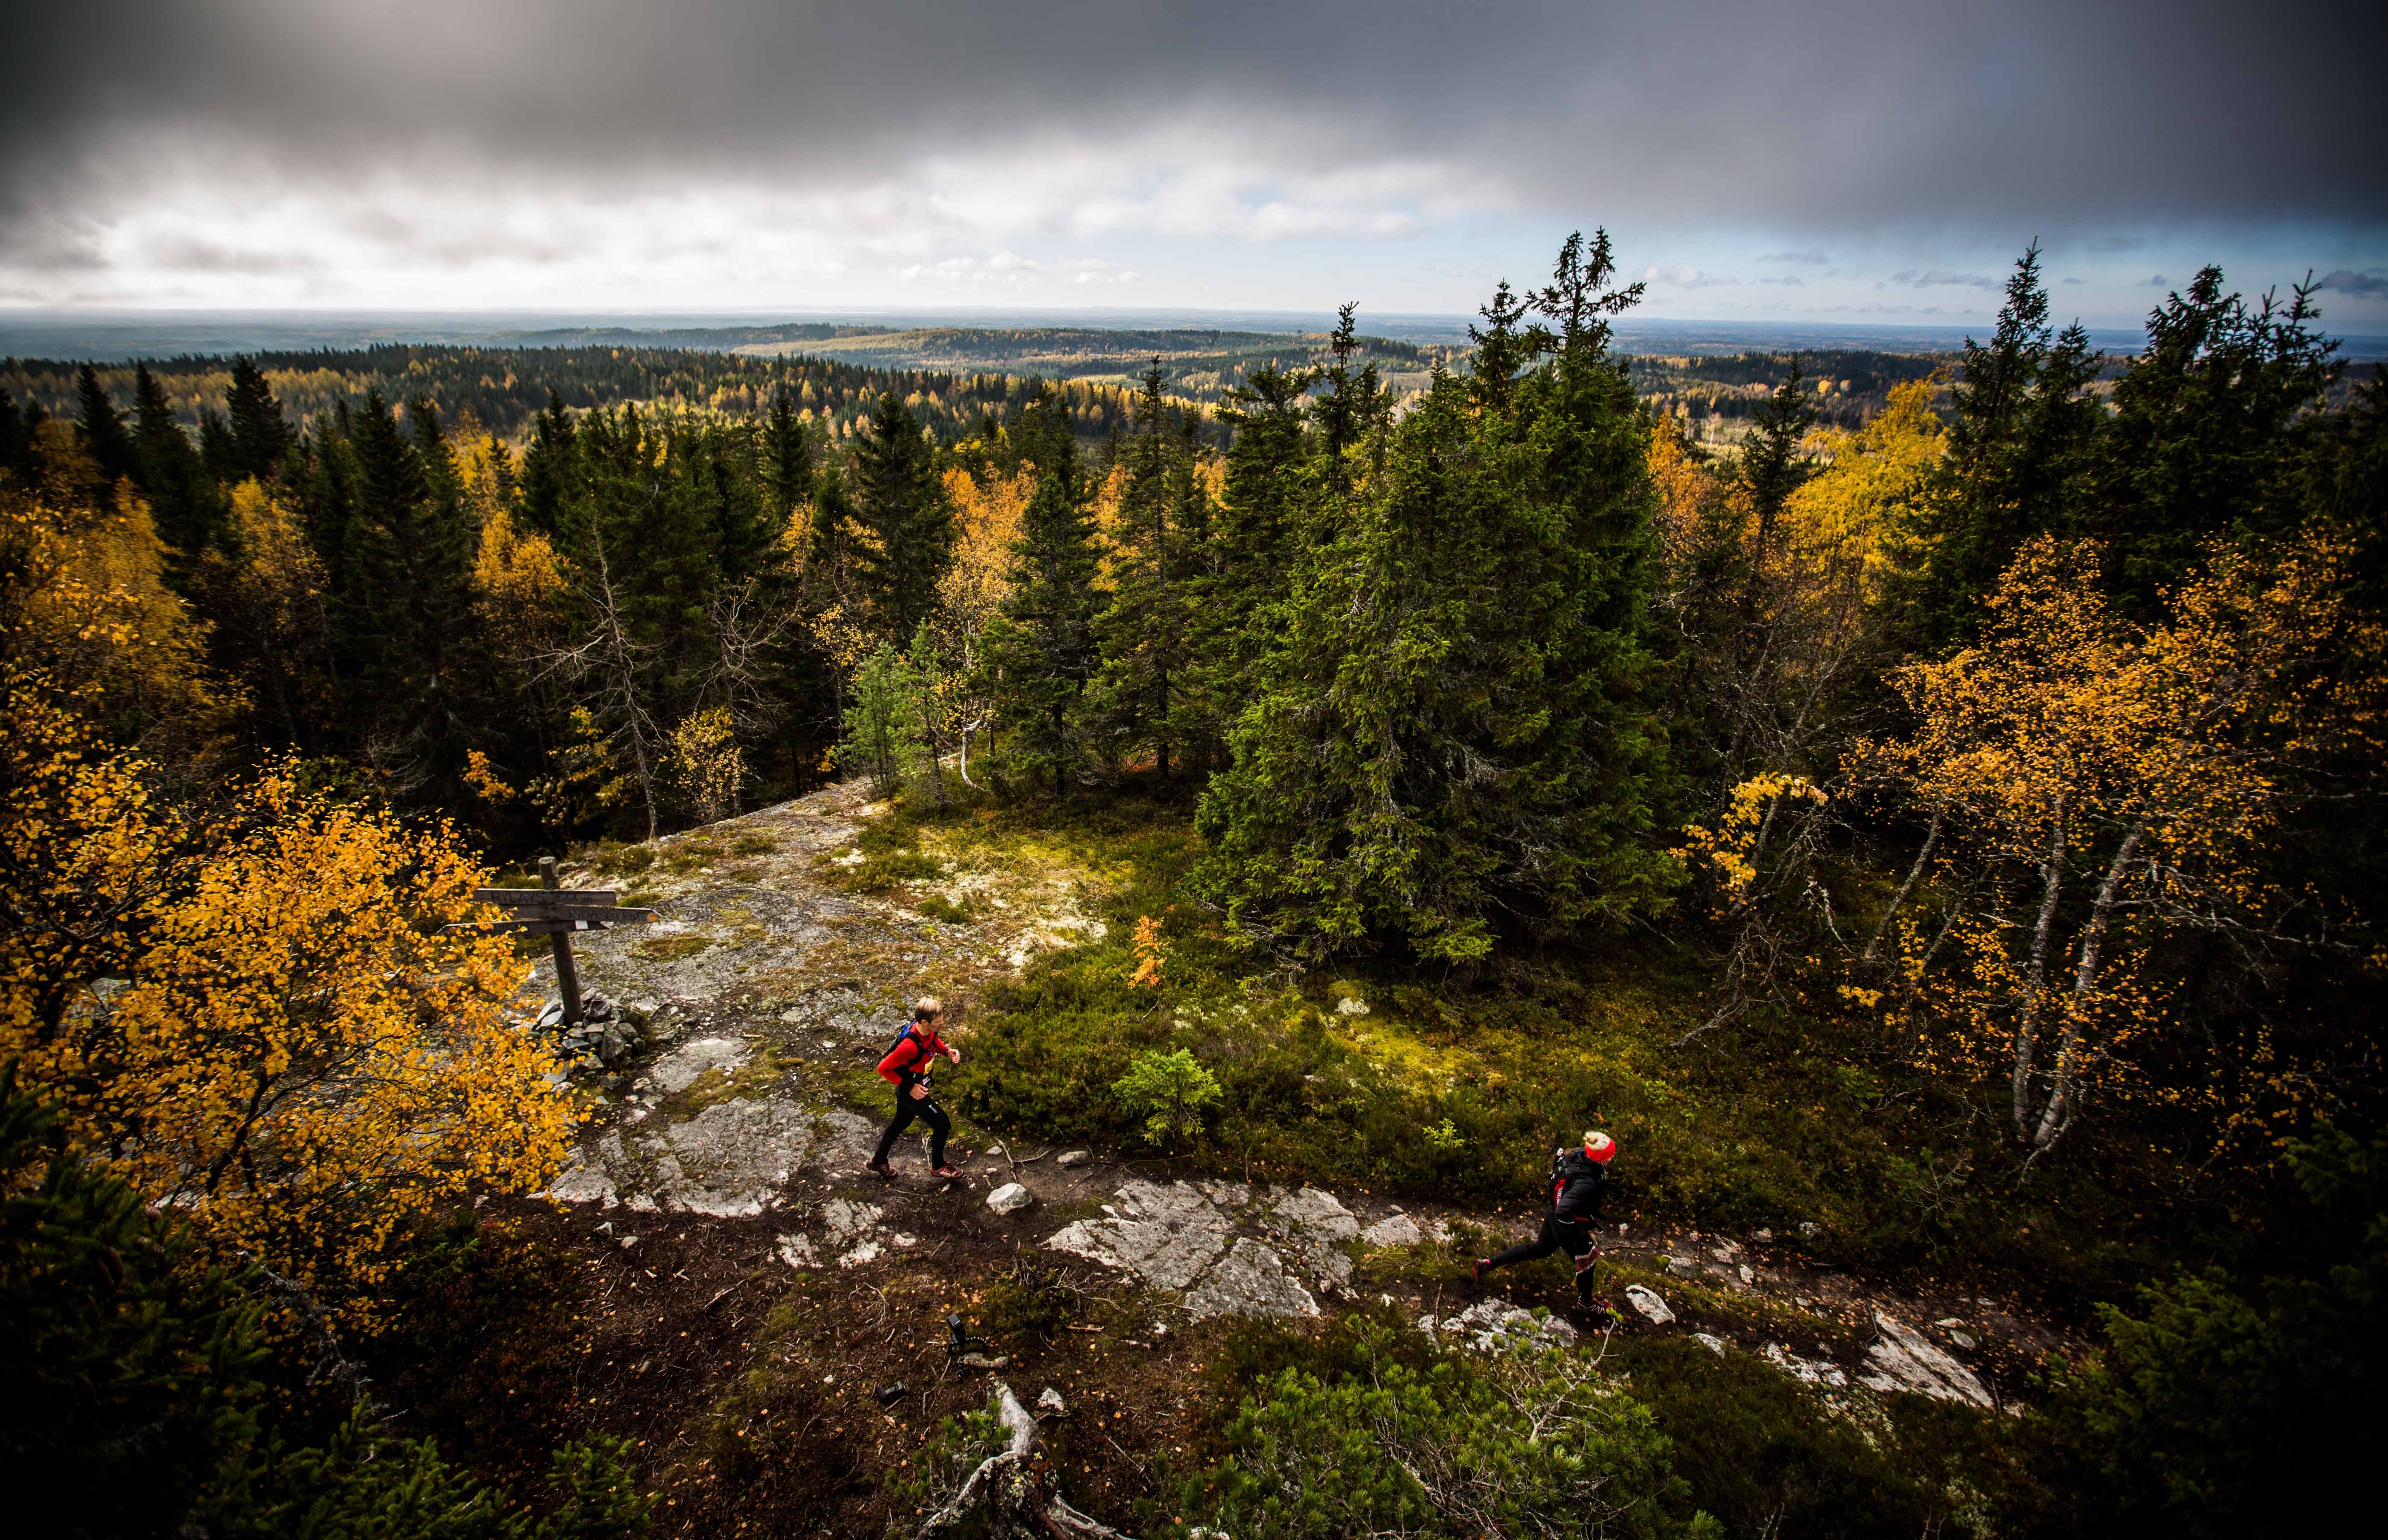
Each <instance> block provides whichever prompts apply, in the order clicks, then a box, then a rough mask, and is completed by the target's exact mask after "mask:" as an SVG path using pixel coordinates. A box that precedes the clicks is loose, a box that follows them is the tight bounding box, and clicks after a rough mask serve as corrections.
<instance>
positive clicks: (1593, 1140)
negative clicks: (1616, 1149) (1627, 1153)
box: [1583, 1128, 1617, 1150]
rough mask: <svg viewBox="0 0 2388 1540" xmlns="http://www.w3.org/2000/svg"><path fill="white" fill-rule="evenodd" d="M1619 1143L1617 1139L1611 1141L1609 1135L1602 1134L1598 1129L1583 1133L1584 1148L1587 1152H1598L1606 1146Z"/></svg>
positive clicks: (1589, 1129) (1587, 1129)
mask: <svg viewBox="0 0 2388 1540" xmlns="http://www.w3.org/2000/svg"><path fill="white" fill-rule="evenodd" d="M1616 1142H1617V1141H1616V1140H1615V1139H1610V1138H1609V1137H1608V1136H1607V1134H1604V1133H1602V1132H1601V1131H1600V1130H1599V1129H1597V1128H1586V1129H1585V1130H1584V1131H1583V1147H1584V1148H1585V1149H1587V1150H1597V1149H1599V1148H1600V1147H1601V1146H1603V1145H1605V1144H1614V1143H1616Z"/></svg>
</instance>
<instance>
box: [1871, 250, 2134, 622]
mask: <svg viewBox="0 0 2388 1540" xmlns="http://www.w3.org/2000/svg"><path fill="white" fill-rule="evenodd" d="M2099 365H2100V359H2099V355H2098V354H2097V353H2096V352H2094V351H2093V350H2091V349H2090V337H2089V334H2088V333H2087V332H2084V331H2083V330H2082V329H2081V326H2080V324H2079V323H2078V322H2076V323H2074V324H2073V325H2069V326H2067V327H2065V328H2064V331H2062V332H2059V331H2057V330H2056V329H2055V327H2054V326H2053V325H2051V322H2050V320H2049V301H2048V290H2047V288H2046V286H2044V285H2043V284H2042V283H2041V281H2040V274H2039V244H2038V243H2037V242H2035V243H2033V244H2032V245H2031V246H2029V247H2027V248H2025V250H2024V254H2023V255H2022V256H2021V257H2020V258H2018V259H2016V261H2015V268H2014V272H2013V274H2011V275H2010V276H2009V277H2008V279H2007V289H2006V299H2005V302H2004V303H2003V304H2002V305H2001V307H2000V310H1999V319H1998V325H1997V326H1996V327H1995V328H1994V329H1993V330H1992V332H1991V334H1990V339H1989V341H1988V342H1987V343H1977V342H1975V341H1974V340H1973V339H1972V338H1971V337H1968V338H1966V340H1965V352H1964V359H1963V361H1962V363H1960V364H1959V365H1958V372H1957V379H1956V381H1955V383H1954V384H1953V385H1952V386H1951V388H1950V396H1951V398H1952V404H1953V405H1954V407H1955V418H1954V421H1952V422H1951V424H1950V429H1949V452H1948V455H1947V457H1946V458H1945V459H1944V460H1943V461H1942V463H1941V465H1940V468H1939V470H1938V471H1937V473H1936V475H1935V477H1934V478H1933V480H1932V482H1931V484H1930V485H1929V486H1928V487H1927V488H1926V489H1925V490H1924V495H1923V496H1922V497H1921V498H1919V499H1917V500H1916V501H1915V503H1913V504H1912V506H1911V507H1910V509H1909V511H1908V514H1907V515H1906V524H1907V528H1905V530H1904V531H1903V536H1904V546H1905V550H1904V553H1903V554H1902V555H1901V556H1900V558H1899V559H1900V567H1901V570H1900V572H1899V578H1898V581H1897V583H1896V587H1895V593H1894V601H1893V607H1894V610H1895V612H1896V620H1895V629H1896V630H1898V632H1899V640H1900V641H1901V642H1902V643H1904V644H1905V645H1906V646H1907V647H1909V648H1911V649H1913V650H1917V651H1922V652H1926V653H1937V652H1942V651H1945V650H1947V649H1948V648H1949V647H1950V646H1952V645H1956V644H1959V643H1962V642H1963V641H1964V639H1966V638H1967V637H1969V636H1971V635H1972V634H1973V630H1974V627H1975V623H1976V621H1977V619H1978V618H1979V616H1980V614H1981V610H1980V604H1981V600H1982V599H1983V597H1984V596H1985V595H1987V594H1988V592H1990V591H1991V590H1992V589H1993V588H1995V587H1997V586H1998V580H1999V575H2000V574H2001V573H2002V572H2004V571H2005V570H2006V568H2007V566H2008V564H2009V563H2011V562H2012V561H2013V559H2014V554H2015V553H2016V552H2017V551H2019V550H2021V549H2022V548H2023V543H2024V542H2025V541H2027V540H2029V539H2030V538H2031V537H2032V536H2034V535H2037V534H2040V533H2042V532H2045V531H2047V530H2051V529H2062V528H2067V527H2069V526H2071V525H2073V524H2075V523H2076V522H2077V519H2078V516H2079V512H2080V507H2081V500H2082V497H2083V495H2084V494H2085V492H2086V490H2087V482H2086V480H2085V474H2086V472H2087V470H2088V467H2089V464H2090V454H2091V451H2092V448H2093V446H2094V445H2095V444H2096V442H2097V439H2098V435H2099V428H2100V424H2101V420H2102V416H2103V414H2102V412H2101V410H2100V408H2099V405H2098V402H2097V401H2096V400H2095V398H2093V397H2091V396H2090V394H2089V393H2088V387H2089V385H2090V382H2091V381H2093V380H2095V379H2096V378H2097V376H2098V370H2099Z"/></svg>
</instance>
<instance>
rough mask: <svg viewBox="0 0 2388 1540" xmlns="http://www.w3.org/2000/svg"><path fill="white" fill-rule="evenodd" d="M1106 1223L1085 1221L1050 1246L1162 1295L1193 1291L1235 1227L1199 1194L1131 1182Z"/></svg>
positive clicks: (1182, 1186)
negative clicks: (1131, 1278)
mask: <svg viewBox="0 0 2388 1540" xmlns="http://www.w3.org/2000/svg"><path fill="white" fill-rule="evenodd" d="M1117 1197H1118V1200H1119V1202H1118V1204H1117V1206H1116V1207H1115V1208H1113V1209H1112V1210H1111V1214H1110V1215H1109V1216H1108V1217H1106V1218H1102V1219H1081V1220H1079V1221H1078V1222H1077V1223H1075V1224H1073V1225H1071V1226H1069V1227H1068V1228H1064V1229H1063V1230H1061V1232H1060V1233H1059V1234H1057V1235H1055V1236H1054V1237H1053V1238H1052V1239H1051V1240H1049V1241H1046V1242H1045V1243H1046V1244H1047V1245H1048V1246H1049V1247H1051V1248H1052V1249H1053V1250H1055V1251H1059V1252H1068V1253H1070V1254H1073V1255H1075V1256H1083V1257H1085V1258H1086V1259H1087V1260H1088V1261H1091V1262H1099V1263H1101V1264H1103V1265H1104V1266H1108V1267H1117V1268H1119V1269H1120V1270H1121V1271H1123V1272H1129V1273H1134V1274H1135V1275H1136V1276H1137V1277H1138V1278H1140V1279H1144V1280H1145V1281H1146V1282H1148V1283H1150V1284H1152V1285H1153V1286H1154V1287H1155V1288H1160V1289H1185V1288H1188V1287H1190V1286H1191V1285H1192V1283H1193V1282H1194V1280H1195V1279H1197V1278H1199V1277H1200V1276H1201V1275H1202V1273H1203V1271H1204V1270H1205V1269H1207V1268H1208V1267H1209V1266H1211V1264H1212V1263H1213V1262H1214V1261H1216V1260H1217V1259H1218V1257H1219V1254H1221V1253H1222V1252H1224V1251H1226V1249H1227V1236H1228V1233H1229V1230H1230V1228H1231V1227H1230V1226H1229V1224H1228V1222H1227V1216H1226V1215H1224V1214H1221V1213H1220V1212H1219V1211H1218V1209H1217V1208H1215V1207H1213V1205H1212V1203H1211V1201H1210V1200H1209V1199H1208V1198H1206V1197H1204V1196H1203V1194H1202V1192H1201V1190H1200V1189H1198V1188H1195V1187H1192V1186H1189V1185H1188V1184H1187V1183H1184V1182H1172V1183H1170V1184H1169V1185H1168V1186H1166V1187H1162V1186H1159V1185H1156V1184H1154V1183H1152V1182H1145V1181H1132V1182H1130V1183H1128V1184H1127V1185H1126V1186H1125V1187H1123V1188H1121V1189H1120V1190H1119V1192H1118V1194H1117Z"/></svg>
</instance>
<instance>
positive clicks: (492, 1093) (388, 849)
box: [0, 681, 575, 1302]
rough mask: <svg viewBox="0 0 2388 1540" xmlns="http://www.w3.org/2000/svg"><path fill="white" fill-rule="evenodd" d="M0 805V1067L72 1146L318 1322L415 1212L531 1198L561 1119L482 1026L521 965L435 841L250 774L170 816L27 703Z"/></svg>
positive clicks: (54, 718) (13, 698)
mask: <svg viewBox="0 0 2388 1540" xmlns="http://www.w3.org/2000/svg"><path fill="white" fill-rule="evenodd" d="M7 707H8V712H9V727H10V729H11V732H10V733H9V735H8V736H9V743H10V748H9V751H8V757H7V764H6V788H5V792H6V801H5V805H0V1060H15V1061H16V1062H17V1063H19V1065H20V1073H22V1074H23V1075H25V1076H26V1077H27V1078H28V1079H29V1080H31V1081H32V1082H33V1083H36V1084H38V1085H41V1086H43V1087H44V1088H46V1089H47V1090H48V1091H49V1092H50V1093H51V1094H52V1095H54V1096H56V1097H57V1098H58V1099H59V1100H60V1101H61V1103H62V1107H63V1110H64V1112H65V1114H66V1116H67V1119H68V1123H69V1127H70V1133H71V1135H72V1137H73V1138H74V1139H75V1141H76V1142H77V1143H78V1144H79V1145H80V1146H81V1147H82V1148H83V1150H85V1151H86V1152H88V1153H89V1154H90V1156H91V1157H92V1158H94V1159H96V1160H99V1161H101V1162H103V1163H104V1164H106V1165H108V1167H110V1168H111V1169H112V1170H114V1171H115V1172H117V1173H118V1174H119V1175H121V1176H122V1177H125V1178H126V1179H127V1180H129V1181H131V1182H132V1183H133V1185H134V1186H135V1187H137V1188H138V1189H140V1190H142V1191H144V1192H146V1193H147V1194H148V1195H149V1196H150V1198H151V1199H152V1200H153V1201H154V1202H157V1203H161V1204H167V1205H171V1206H172V1207H174V1208H176V1209H178V1210H179V1211H181V1212H183V1213H184V1215H185V1216H186V1217H187V1218H189V1219H190V1220H191V1222H193V1223H194V1224H196V1225H197V1226H198V1227H199V1228H201V1229H202V1230H203V1231H204V1232H205V1233H207V1234H208V1235H210V1237H211V1238H213V1240H214V1241H216V1242H218V1243H219V1244H222V1245H223V1246H226V1247H228V1248H231V1249H234V1250H235V1251H238V1252H241V1253H244V1254H249V1255H252V1256H255V1257H257V1258H259V1259H260V1260H261V1261H263V1262H264V1263H265V1264H266V1265H267V1266H270V1267H272V1268H273V1269H275V1270H276V1271H278V1272H281V1273H283V1274H285V1275H286V1276H288V1277H290V1278H292V1279H296V1280H298V1281H299V1282H301V1283H302V1284H305V1285H306V1286H308V1287H310V1288H311V1289H314V1290H316V1291H317V1292H318V1294H319V1296H320V1297H324V1298H325V1299H326V1300H327V1302H329V1301H337V1300H339V1299H342V1298H344V1297H348V1296H349V1295H352V1294H353V1293H354V1292H356V1291H357V1290H358V1289H359V1288H361V1287H363V1286H369V1285H371V1284H372V1283H374V1282H375V1281H377V1280H378V1279H379V1278H380V1277H381V1276H382V1274H383V1273H384V1271H385V1270H386V1268H387V1266H388V1261H387V1257H388V1242H389V1241H390V1239H391V1237H392V1235H393V1234H394V1232H396V1231H397V1230H398V1229H399V1228H400V1227H401V1226H402V1225H404V1224H405V1223H406V1222H407V1221H408V1219H410V1218H411V1217H412V1216H413V1215H419V1214H423V1213H426V1212H428V1211H430V1210H433V1209H436V1208H438V1207H440V1206H442V1205H444V1204H446V1203H451V1202H453V1201H455V1200H457V1199H460V1198H462V1197H464V1196H466V1195H467V1194H469V1193H472V1192H474V1191H476V1190H508V1191H527V1190H532V1189H534V1188H536V1187H538V1186H539V1185H540V1184H541V1183H543V1182H544V1181H545V1180H546V1179H547V1178H548V1177H550V1176H552V1175H553V1172H554V1170H555V1168H556V1165H557V1164H558V1162H559V1160H560V1158H561V1155H562V1151H563V1141H564V1139H565V1135H566V1134H567V1133H568V1131H569V1130H570V1128H571V1127H572V1126H573V1124H574V1121H575V1114H574V1113H573V1111H572V1107H571V1103H570V1101H569V1099H568V1097H567V1096H566V1094H565V1092H564V1091H562V1090H561V1089H559V1088H554V1087H552V1086H550V1085H549V1084H548V1082H547V1080H546V1074H547V1072H548V1070H549V1069H550V1067H551V1066H550V1063H549V1062H548V1059H547V1056H546V1054H545V1053H544V1052H543V1051H542V1050H540V1046H539V1044H538V1043H537V1042H536V1041H535V1040H534V1039H533V1038H531V1037H529V1036H527V1034H524V1033H522V1032H519V1031H517V1030H515V1029H514V1028H513V1027H510V1026H509V1025H507V1024H506V1022H505V1019H504V1010H505V1007H506V1005H507V1004H508V1002H509V1001H510V1000H512V999H514V996H515V995H516V993H517V991H518V990H519V989H520V987H521V986H522V983H523V978H524V969H523V966H522V964H521V963H520V962H519V961H517V960H516V959H515V958H514V953H513V948H512V947H511V946H510V945H509V944H508V943H507V941H506V940H505V939H504V938H502V937H496V936H482V935H456V936H451V935H442V934H440V932H441V927H442V926H444V925H445V924H447V923H451V922H456V921H464V920H470V919H474V918H476V917H486V911H484V910H476V906H475V904H474V903H473V899H472V894H473V889H474V886H475V885H476V884H477V883H478V882H480V881H481V880H482V877H483V869H482V868H481V867H480V866H479V865H478V864H477V862H476V860H474V859H473V858H471V857H470V856H469V855H468V854H466V853H465V851H464V848H463V847H462V846H461V845H460V844H459V843H458V842H457V840H456V839H455V838H454V836H453V835H452V834H451V832H450V831H449V830H447V829H446V828H445V827H444V826H431V827H428V828H410V827H408V826H407V825H405V824H403V823H402V822H401V821H400V820H398V819H397V818H396V817H395V816H393V815H390V814H387V813H384V812H379V811H375V810H371V809H367V808H360V807H356V806H349V805H335V804H330V803H326V802H324V801H320V800H316V799H313V798H311V797H310V796H308V795H304V794H303V793H302V792H301V791H300V790H299V788H298V786H297V785H296V784H295V783H294V782H293V781H292V779H291V778H290V776H289V775H288V774H287V773H286V772H285V771H282V770H267V771H266V772H265V773H264V774H262V775H260V777H259V778H258V779H257V780H256V781H254V782H253V783H250V784H249V785H248V787H247V788H246V789H245V790H244V791H242V792H241V793H240V794H239V795H237V796H236V797H235V798H233V799H232V801H231V802H230V804H229V805H228V806H227V807H225V808H223V809H222V811H220V812H216V813H213V814H209V815H199V814H189V813H177V812H175V811H172V810H170V809H167V808H162V807H160V806H159V805H158V804H157V803H156V802H155V801H154V800H153V799H152V798H151V796H150V795H148V793H147V792H146V789H145V788H144V786H143V784H142V777H141V774H140V770H141V767H140V766H138V765H137V764H134V763H131V762H127V761H124V760H121V759H114V758H109V757H106V756H105V755H104V754H103V753H101V752H100V751H99V748H98V746H97V745H95V744H94V743H93V742H92V741H91V739H90V736H89V732H88V729H87V728H86V727H85V726H84V725H83V723H81V722H80V721H79V720H78V719H76V718H75V717H74V716H73V714H72V713H71V712H69V711H65V710H61V709H58V708H57V707H56V706H51V705H48V704H46V703H44V701H42V700H41V699H40V696H39V692H38V691H37V690H36V689H34V688H33V687H32V686H31V685H30V684H28V683H27V682H25V681H19V683H18V688H17V689H16V690H15V691H14V692H12V694H11V695H10V696H9V698H8V701H7Z"/></svg>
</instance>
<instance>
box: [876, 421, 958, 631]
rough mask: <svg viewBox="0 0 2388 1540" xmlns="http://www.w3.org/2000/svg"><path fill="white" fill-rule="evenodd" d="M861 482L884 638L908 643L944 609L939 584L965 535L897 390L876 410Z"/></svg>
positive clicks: (917, 423) (879, 626)
mask: <svg viewBox="0 0 2388 1540" xmlns="http://www.w3.org/2000/svg"><path fill="white" fill-rule="evenodd" d="M854 478H855V488H854V490H855V493H856V503H857V513H858V514H859V515H860V517H861V521H862V527H863V528H865V529H866V530H868V531H869V532H870V536H871V537H872V538H871V541H870V544H868V545H867V546H866V547H865V548H864V549H863V551H862V552H861V575H862V580H863V588H864V591H865V592H866V593H868V595H869V596H870V605H871V611H872V618H873V621H874V623H875V625H876V627H877V629H878V630H879V631H880V633H881V634H882V635H883V636H886V637H888V638H890V639H892V640H895V641H898V642H900V641H901V640H902V639H903V638H906V637H908V636H910V635H911V634H912V632H913V631H914V630H916V629H918V628H919V626H920V625H921V622H922V621H924V620H926V619H928V618H929V617H930V615H931V613H932V612H933V611H934V609H935V608H936V603H937V579H940V578H942V577H944V576H945V573H946V567H948V566H951V565H952V564H953V559H954V544H955V541H956V540H957V538H958V531H957V530H956V529H955V528H954V514H953V509H952V508H951V507H950V506H949V505H948V504H947V503H946V494H945V488H944V486H943V485H941V484H940V483H939V481H938V479H937V462H936V454H935V452H934V450H932V449H931V448H930V447H929V444H928V442H927V441H926V440H925V439H922V438H921V424H920V421H919V419H917V418H915V417H914V416H913V415H912V413H911V410H910V409H909V408H908V407H907V406H906V405H905V404H904V402H903V401H901V400H899V399H898V398H897V397H896V395H895V392H893V391H887V392H884V393H883V394H882V395H881V396H880V398H879V400H878V402H877V404H876V405H875V406H873V408H872V409H871V414H870V437H869V438H867V439H864V440H863V441H862V442H861V444H860V445H859V446H857V449H856V452H855V455H854Z"/></svg>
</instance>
